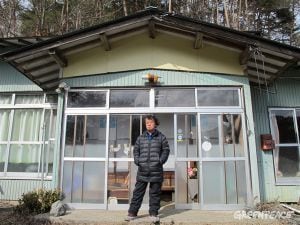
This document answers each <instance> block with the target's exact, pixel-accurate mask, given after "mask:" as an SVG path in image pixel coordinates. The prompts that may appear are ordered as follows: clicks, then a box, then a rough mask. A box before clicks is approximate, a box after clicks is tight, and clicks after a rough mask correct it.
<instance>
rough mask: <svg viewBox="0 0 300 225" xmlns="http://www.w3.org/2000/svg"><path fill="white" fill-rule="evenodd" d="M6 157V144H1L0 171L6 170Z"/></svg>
mask: <svg viewBox="0 0 300 225" xmlns="http://www.w3.org/2000/svg"><path fill="white" fill-rule="evenodd" d="M5 159H6V145H0V172H3V171H4V164H5Z"/></svg>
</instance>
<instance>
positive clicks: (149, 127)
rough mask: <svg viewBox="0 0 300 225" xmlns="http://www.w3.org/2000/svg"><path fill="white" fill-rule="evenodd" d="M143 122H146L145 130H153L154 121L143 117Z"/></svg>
mask: <svg viewBox="0 0 300 225" xmlns="http://www.w3.org/2000/svg"><path fill="white" fill-rule="evenodd" d="M145 123H146V129H147V131H149V132H152V131H154V129H155V121H154V120H151V119H150V120H149V119H147V118H146V119H145Z"/></svg>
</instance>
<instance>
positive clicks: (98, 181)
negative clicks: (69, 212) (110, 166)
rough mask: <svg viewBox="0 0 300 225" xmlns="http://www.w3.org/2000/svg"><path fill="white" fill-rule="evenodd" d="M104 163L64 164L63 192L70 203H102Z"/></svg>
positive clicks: (68, 162) (67, 162)
mask: <svg viewBox="0 0 300 225" xmlns="http://www.w3.org/2000/svg"><path fill="white" fill-rule="evenodd" d="M104 166H105V163H104V162H71V161H65V163H64V174H63V176H64V178H63V192H64V194H65V200H66V201H67V202H71V203H98V204H100V203H102V204H103V203H104V186H105V185H104V182H105V181H104V179H103V178H104V177H105V174H104V171H105V168H104Z"/></svg>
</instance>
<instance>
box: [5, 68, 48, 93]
mask: <svg viewBox="0 0 300 225" xmlns="http://www.w3.org/2000/svg"><path fill="white" fill-rule="evenodd" d="M0 81H1V82H0V92H17V91H42V89H41V88H40V87H38V86H37V85H36V84H34V83H33V82H32V81H30V80H29V79H28V78H26V77H25V76H24V75H23V74H21V73H20V72H18V71H17V70H16V69H14V68H13V67H12V66H10V65H9V64H7V63H6V62H0Z"/></svg>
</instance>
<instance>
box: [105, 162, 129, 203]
mask: <svg viewBox="0 0 300 225" xmlns="http://www.w3.org/2000/svg"><path fill="white" fill-rule="evenodd" d="M130 164H131V162H109V167H108V187H107V191H108V192H107V197H108V204H109V203H112V202H111V201H112V200H113V199H116V200H117V201H118V203H119V204H128V203H129V199H130V190H131V188H130V174H129V171H130ZM132 175H133V176H135V174H132Z"/></svg>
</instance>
